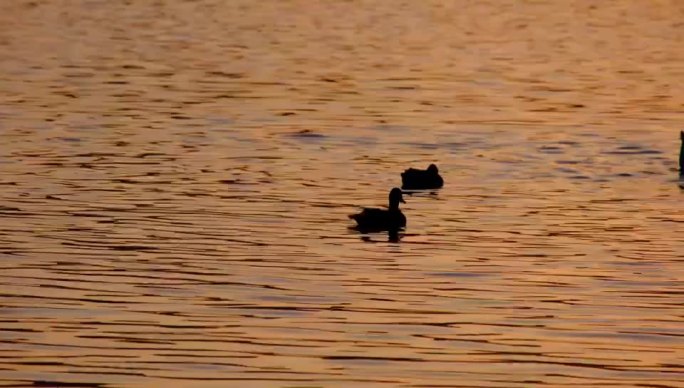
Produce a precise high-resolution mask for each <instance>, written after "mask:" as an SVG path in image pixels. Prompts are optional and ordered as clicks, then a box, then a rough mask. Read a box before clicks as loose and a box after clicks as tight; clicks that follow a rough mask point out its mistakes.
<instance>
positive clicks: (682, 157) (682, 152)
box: [679, 131, 684, 177]
mask: <svg viewBox="0 0 684 388" xmlns="http://www.w3.org/2000/svg"><path fill="white" fill-rule="evenodd" d="M679 137H680V139H681V140H682V148H680V149H679V176H680V177H684V131H681V132H679Z"/></svg>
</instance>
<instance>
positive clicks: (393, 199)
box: [349, 187, 406, 231]
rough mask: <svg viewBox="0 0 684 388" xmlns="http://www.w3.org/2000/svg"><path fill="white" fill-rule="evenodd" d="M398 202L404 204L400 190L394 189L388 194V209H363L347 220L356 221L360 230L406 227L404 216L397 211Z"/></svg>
mask: <svg viewBox="0 0 684 388" xmlns="http://www.w3.org/2000/svg"><path fill="white" fill-rule="evenodd" d="M399 202H402V203H406V201H404V196H403V195H402V192H401V189H399V188H396V187H395V188H393V189H392V190H391V191H390V193H389V208H388V209H378V208H364V209H363V210H362V211H361V213H358V214H351V215H349V218H351V219H352V220H354V221H356V223H357V224H358V226H357V228H358V229H360V230H367V231H380V230H398V229H401V228H403V227H404V226H406V216H404V214H403V213H402V212H401V210H399Z"/></svg>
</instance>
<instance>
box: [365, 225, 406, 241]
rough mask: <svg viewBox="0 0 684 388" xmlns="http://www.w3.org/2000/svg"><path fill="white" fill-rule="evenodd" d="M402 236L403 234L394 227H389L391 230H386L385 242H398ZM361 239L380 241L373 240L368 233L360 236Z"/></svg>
mask: <svg viewBox="0 0 684 388" xmlns="http://www.w3.org/2000/svg"><path fill="white" fill-rule="evenodd" d="M357 229H358V228H357ZM362 233H366V232H362ZM402 237H404V234H403V233H399V231H398V230H396V229H391V230H388V231H387V242H391V243H398V242H399V241H401V238H402ZM361 240H362V241H365V242H371V243H372V242H380V241H379V240H373V238H372V237H371V236H368V235H363V236H361Z"/></svg>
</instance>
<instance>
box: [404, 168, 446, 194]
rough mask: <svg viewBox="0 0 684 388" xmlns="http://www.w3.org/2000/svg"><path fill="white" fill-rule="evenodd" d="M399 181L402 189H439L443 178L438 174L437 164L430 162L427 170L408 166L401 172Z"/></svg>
mask: <svg viewBox="0 0 684 388" xmlns="http://www.w3.org/2000/svg"><path fill="white" fill-rule="evenodd" d="M401 183H402V186H401V188H402V189H404V190H422V189H439V188H440V187H442V186H443V185H444V180H443V179H442V177H441V176H439V170H438V169H437V166H435V165H434V164H431V165H430V166H428V168H427V170H419V169H416V168H409V169H407V170H406V171H404V172H402V173H401Z"/></svg>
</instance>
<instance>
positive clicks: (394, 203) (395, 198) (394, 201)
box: [389, 187, 406, 209]
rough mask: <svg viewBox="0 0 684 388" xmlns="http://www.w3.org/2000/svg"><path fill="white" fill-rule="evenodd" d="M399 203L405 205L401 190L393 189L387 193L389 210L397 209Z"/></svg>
mask: <svg viewBox="0 0 684 388" xmlns="http://www.w3.org/2000/svg"><path fill="white" fill-rule="evenodd" d="M399 202H401V203H406V201H404V196H403V193H402V192H401V189H399V188H397V187H395V188H393V189H392V191H390V193H389V207H390V209H399Z"/></svg>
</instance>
